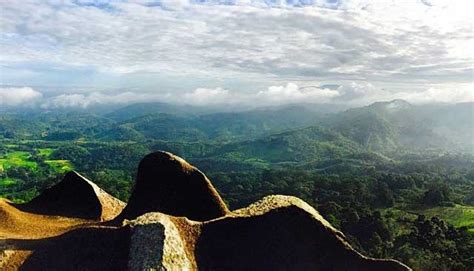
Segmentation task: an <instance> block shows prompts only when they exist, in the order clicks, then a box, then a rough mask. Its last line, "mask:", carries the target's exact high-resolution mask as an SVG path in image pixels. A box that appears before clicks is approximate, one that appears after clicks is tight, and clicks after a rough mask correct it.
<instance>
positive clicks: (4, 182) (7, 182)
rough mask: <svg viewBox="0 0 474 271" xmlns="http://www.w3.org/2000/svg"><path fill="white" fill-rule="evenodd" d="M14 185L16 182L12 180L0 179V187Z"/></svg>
mask: <svg viewBox="0 0 474 271" xmlns="http://www.w3.org/2000/svg"><path fill="white" fill-rule="evenodd" d="M14 184H16V181H15V180H14V179H12V178H3V179H0V186H2V187H5V186H11V185H14Z"/></svg>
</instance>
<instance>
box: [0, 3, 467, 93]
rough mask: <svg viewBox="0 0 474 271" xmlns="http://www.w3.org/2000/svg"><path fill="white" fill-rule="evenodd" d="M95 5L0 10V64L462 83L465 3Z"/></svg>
mask: <svg viewBox="0 0 474 271" xmlns="http://www.w3.org/2000/svg"><path fill="white" fill-rule="evenodd" d="M89 2H90V3H89ZM95 2H97V1H86V2H85V4H92V3H95ZM98 2H99V4H102V5H105V6H106V8H103V7H101V8H97V7H94V6H90V5H80V6H78V5H75V4H73V3H70V2H68V1H34V0H25V1H22V5H18V4H17V3H16V2H15V1H2V3H1V8H2V15H1V16H0V31H1V39H0V51H1V52H2V53H1V54H0V58H1V60H2V62H3V63H7V65H12V64H11V63H15V64H18V63H25V65H28V63H31V62H53V63H56V64H59V65H70V66H85V67H93V68H95V69H97V70H98V71H100V72H103V73H114V74H122V75H124V76H126V75H127V74H130V73H150V72H151V73H160V74H173V75H176V74H177V75H181V76H183V78H192V76H198V75H199V76H206V77H207V78H218V79H219V78H223V79H229V78H232V79H236V80H238V79H242V80H243V79H246V78H257V79H258V80H261V81H263V82H271V80H273V79H274V78H275V77H278V78H281V79H282V80H285V81H298V80H300V79H301V80H316V81H317V80H325V81H334V80H342V79H344V80H365V81H370V82H375V81H384V82H387V81H388V83H387V84H388V85H389V84H390V81H397V82H400V81H403V82H406V83H414V84H415V83H416V84H423V83H425V82H427V81H436V82H438V83H444V84H446V85H448V84H449V83H452V82H459V81H464V82H466V81H470V80H471V81H472V66H473V63H474V60H473V59H474V58H473V56H472V54H471V55H469V54H467V53H466V51H467V50H466V49H468V48H471V47H472V40H473V37H472V17H471V15H470V14H469V11H471V10H472V8H474V7H473V4H472V1H470V0H457V1H448V0H436V1H435V0H430V1H424V2H425V3H423V2H422V1H393V0H380V1H368V0H339V1H325V0H315V1H263V0H257V1H256V0H254V1H217V0H212V1H204V2H205V3H204V4H193V3H194V2H198V1H182V0H180V1H168V0H161V1H147V0H137V1H130V2H128V3H125V2H122V1H105V0H103V1H98ZM218 3H227V4H229V5H220V4H218ZM268 3H270V4H268ZM59 4H62V5H59ZM303 6H304V7H303ZM133 83H134V82H131V83H130V84H133Z"/></svg>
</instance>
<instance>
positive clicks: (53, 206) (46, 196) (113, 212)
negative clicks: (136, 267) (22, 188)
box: [15, 171, 125, 221]
mask: <svg viewBox="0 0 474 271" xmlns="http://www.w3.org/2000/svg"><path fill="white" fill-rule="evenodd" d="M124 206H125V203H123V202H122V201H120V200H118V199H116V198H114V197H113V196H111V195H109V194H108V193H107V192H105V191H104V190H102V189H100V188H99V187H98V186H97V185H96V184H94V183H93V182H91V181H89V180H87V179H86V178H85V177H83V176H81V175H80V174H79V173H77V172H75V171H71V172H68V173H67V174H66V175H65V176H64V178H63V180H62V181H61V182H59V183H58V184H56V185H54V186H52V187H50V188H48V189H46V190H45V191H43V192H42V193H41V194H40V195H39V196H37V197H36V198H34V199H32V200H31V201H30V202H28V203H25V204H17V205H15V207H17V208H18V209H20V210H22V211H27V212H31V213H36V214H43V215H52V216H64V217H74V218H84V219H94V220H99V221H104V220H110V219H112V218H114V217H115V216H117V214H119V213H120V211H121V210H122V209H123V208H124Z"/></svg>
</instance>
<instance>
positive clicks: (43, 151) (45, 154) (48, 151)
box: [36, 148, 53, 158]
mask: <svg viewBox="0 0 474 271" xmlns="http://www.w3.org/2000/svg"><path fill="white" fill-rule="evenodd" d="M36 150H37V151H38V154H39V155H40V156H43V157H45V158H49V157H50V156H51V154H52V153H53V149H51V148H38V149H36Z"/></svg>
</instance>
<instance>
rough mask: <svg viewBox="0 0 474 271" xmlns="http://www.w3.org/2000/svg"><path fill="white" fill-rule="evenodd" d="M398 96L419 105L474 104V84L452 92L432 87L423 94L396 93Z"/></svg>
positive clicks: (422, 92)
mask: <svg viewBox="0 0 474 271" xmlns="http://www.w3.org/2000/svg"><path fill="white" fill-rule="evenodd" d="M396 96H398V97H400V98H402V99H405V100H407V101H410V102H412V103H419V104H423V103H460V102H474V84H468V85H464V86H458V87H455V88H452V89H450V90H446V89H441V88H436V87H431V88H429V89H427V90H425V91H421V92H412V93H396Z"/></svg>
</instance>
